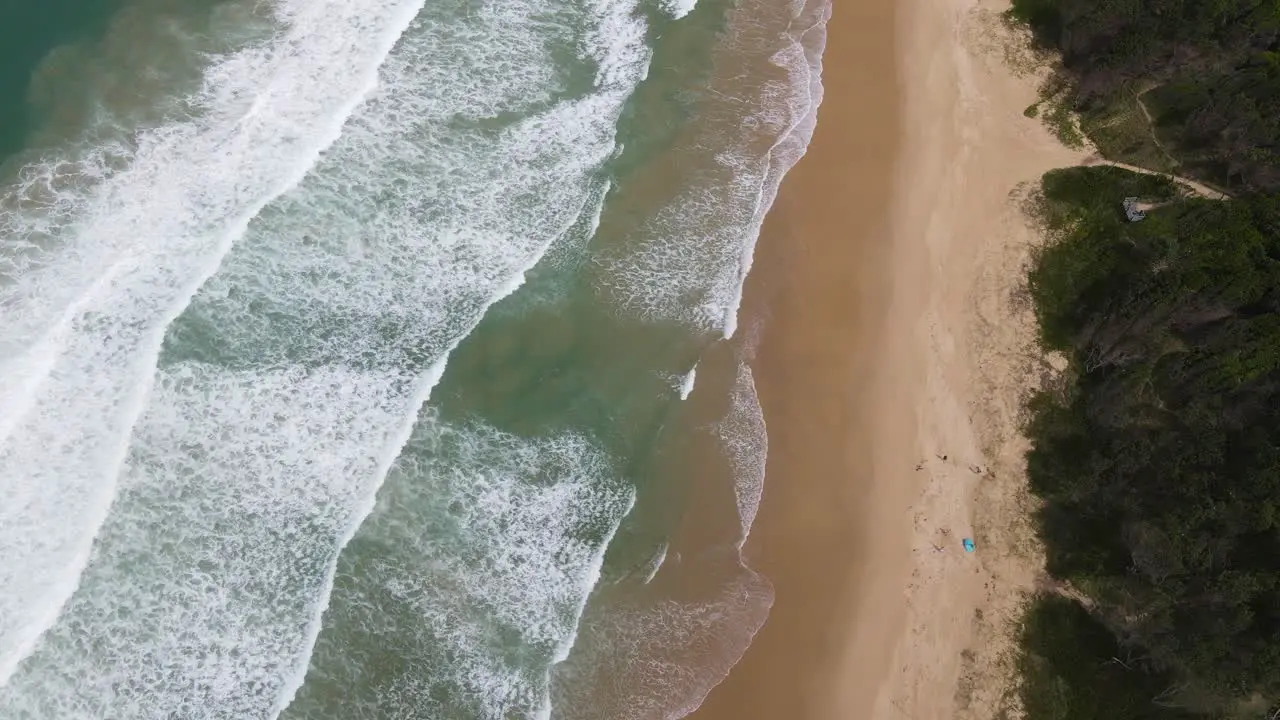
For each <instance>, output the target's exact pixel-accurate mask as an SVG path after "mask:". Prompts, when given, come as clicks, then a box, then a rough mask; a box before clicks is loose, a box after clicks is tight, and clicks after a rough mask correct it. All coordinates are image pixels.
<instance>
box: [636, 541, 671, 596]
mask: <svg viewBox="0 0 1280 720" xmlns="http://www.w3.org/2000/svg"><path fill="white" fill-rule="evenodd" d="M669 548H670V543H667V542H663V543H662V544H661V545H659V546H658V550H657V552H655V553H654V554H653V557H651V558H649V562H648V567H647V568H646V569H645V573H644V580H643V581H642V582H643V583H644V584H645V585H648V584H649V583H651V582H653V579H654V578H655V577H657V575H658V571H659V570H661V569H662V564H663V563H665V562H666V561H667V550H668V549H669Z"/></svg>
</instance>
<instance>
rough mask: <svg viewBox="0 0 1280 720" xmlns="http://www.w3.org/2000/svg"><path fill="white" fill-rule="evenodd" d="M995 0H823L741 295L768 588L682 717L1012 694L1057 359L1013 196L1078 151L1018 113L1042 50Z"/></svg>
mask: <svg viewBox="0 0 1280 720" xmlns="http://www.w3.org/2000/svg"><path fill="white" fill-rule="evenodd" d="M1007 7H1008V2H1007V0H946V1H945V2H943V3H941V4H939V3H936V2H928V1H927V0H908V2H904V3H899V4H896V5H895V4H894V3H892V2H888V1H887V0H875V2H873V3H859V4H855V3H853V2H851V0H835V3H834V7H833V12H832V19H831V22H830V23H829V25H828V36H827V52H826V54H825V55H824V57H823V66H824V71H823V85H824V87H825V98H824V101H823V105H822V107H821V108H820V110H819V114H818V125H817V130H816V132H815V135H814V138H813V142H812V143H811V145H810V147H809V151H808V153H807V154H806V156H805V157H804V158H803V159H802V160H801V161H800V163H799V164H798V165H797V166H796V167H795V168H794V169H793V170H792V171H791V173H790V174H788V176H787V177H786V178H785V179H784V181H783V183H782V187H781V189H780V192H779V195H778V199H777V202H776V203H775V204H774V206H773V209H772V210H771V212H770V214H769V216H768V218H767V219H766V222H765V226H764V230H763V232H762V234H761V239H760V243H759V245H758V249H757V263H756V268H757V270H756V271H754V272H753V273H752V275H751V277H750V278H749V279H748V283H747V289H746V297H745V302H744V305H743V307H744V311H745V312H746V317H747V318H749V319H750V320H749V321H748V322H757V323H759V324H760V325H761V327H762V328H763V330H762V332H761V333H760V345H759V348H758V352H757V355H756V359H755V361H754V362H753V367H754V369H755V372H756V377H757V384H758V387H759V394H760V401H761V405H762V406H763V408H764V414H765V421H766V423H767V425H768V428H769V434H770V452H769V457H768V464H767V472H766V480H765V488H764V498H763V502H762V504H761V506H760V510H759V514H758V516H757V521H756V524H755V527H754V528H753V530H752V534H751V537H750V539H749V541H748V543H747V557H748V560H749V562H750V563H751V565H752V567H753V568H755V569H757V570H759V571H760V572H761V573H762V574H764V575H765V576H766V577H768V578H769V579H770V580H771V581H772V582H773V584H774V586H775V594H776V599H775V604H774V607H773V611H772V612H771V614H770V617H769V619H768V621H767V622H766V623H765V625H764V627H763V628H762V629H761V630H760V632H759V633H758V635H757V636H756V639H755V642H754V643H753V644H752V645H751V647H750V648H749V649H748V650H747V653H746V655H745V656H744V657H743V659H742V660H741V662H740V663H739V664H738V665H737V666H736V667H735V668H734V669H733V671H732V672H731V673H730V675H729V677H728V678H727V679H726V680H725V681H724V682H723V683H722V684H721V685H720V686H717V687H716V688H715V689H714V690H713V691H712V692H711V694H710V695H709V696H708V698H707V700H706V702H705V703H704V704H703V706H702V707H701V708H700V709H699V710H698V711H697V712H695V713H694V714H693V715H692V716H691V717H693V718H696V719H698V720H730V719H734V720H737V719H739V718H743V717H749V718H754V717H759V718H774V717H795V718H815V719H820V720H822V719H826V718H851V719H853V720H863V719H864V718H872V719H877V720H878V719H879V718H886V719H888V718H901V717H911V718H914V719H915V720H951V719H952V718H956V719H966V718H973V719H974V720H978V719H983V720H986V719H987V718H994V717H996V716H998V714H999V713H1000V712H1002V711H1004V710H1007V709H1011V708H1013V709H1015V710H1016V707H1014V706H1016V699H1015V698H1013V697H1012V695H1013V693H1012V689H1013V687H1014V685H1013V681H1014V680H1015V679H1016V678H1015V677H1014V675H1013V673H1012V666H1011V664H1010V663H1011V661H1012V660H1013V659H1014V653H1015V652H1016V638H1015V637H1013V634H1012V633H1013V630H1012V628H1013V627H1014V626H1015V624H1016V622H1017V620H1018V618H1019V617H1020V612H1021V608H1022V606H1023V601H1024V599H1025V598H1026V597H1027V594H1028V593H1029V592H1030V591H1031V590H1032V589H1033V587H1034V584H1035V582H1036V579H1037V578H1038V576H1039V574H1040V572H1041V567H1042V559H1041V556H1040V551H1039V548H1038V545H1037V541H1036V538H1035V532H1034V529H1033V527H1032V525H1031V512H1032V510H1033V505H1032V502H1031V499H1030V497H1029V494H1028V492H1027V490H1026V487H1025V486H1026V482H1025V473H1024V469H1025V468H1024V455H1025V452H1026V449H1027V445H1026V442H1025V440H1024V439H1023V438H1022V437H1021V434H1020V423H1021V417H1022V413H1023V409H1022V405H1023V401H1024V398H1025V395H1026V393H1027V392H1029V391H1030V390H1031V389H1033V388H1034V386H1035V384H1036V383H1037V382H1038V381H1039V380H1040V379H1041V378H1043V377H1046V376H1048V374H1051V373H1052V372H1054V367H1053V364H1052V362H1051V361H1050V360H1049V359H1046V358H1045V357H1043V356H1042V354H1041V353H1040V351H1039V350H1038V348H1037V347H1036V345H1035V325H1034V316H1033V314H1032V311H1031V308H1030V306H1029V304H1028V303H1026V302H1024V301H1022V299H1021V296H1020V294H1019V290H1020V288H1021V287H1022V286H1023V283H1024V279H1025V269H1026V264H1027V263H1028V262H1029V259H1030V253H1031V250H1032V248H1033V247H1034V245H1035V243H1036V242H1037V241H1038V234H1037V232H1036V231H1035V230H1034V229H1033V228H1032V227H1031V226H1030V222H1029V220H1028V219H1027V218H1026V217H1025V216H1024V214H1023V211H1022V202H1021V201H1022V200H1023V199H1025V193H1026V191H1027V189H1028V188H1031V187H1033V186H1034V185H1033V184H1034V183H1035V182H1037V181H1038V179H1039V177H1040V175H1041V174H1043V173H1044V172H1046V171H1047V170H1049V169H1052V168H1055V167H1064V166H1071V165H1078V164H1081V163H1082V162H1083V161H1084V159H1085V152H1084V151H1077V150H1071V149H1068V148H1065V147H1064V146H1062V145H1061V143H1060V142H1059V141H1058V140H1057V139H1056V138H1055V137H1054V136H1053V135H1052V133H1051V132H1050V131H1049V129H1048V128H1046V127H1045V126H1044V125H1043V124H1042V123H1041V122H1040V121H1039V120H1036V119H1032V118H1028V117H1026V116H1024V114H1023V110H1024V109H1025V108H1026V107H1027V106H1028V105H1030V104H1032V103H1033V102H1035V101H1036V99H1037V89H1038V84H1039V80H1040V78H1041V77H1042V72H1043V68H1042V64H1041V60H1040V59H1039V58H1038V57H1037V56H1036V55H1035V53H1034V52H1033V51H1032V50H1031V49H1030V46H1029V45H1028V44H1027V42H1026V38H1025V37H1024V36H1022V35H1020V34H1019V31H1015V30H1012V29H1010V28H1009V27H1008V26H1007V25H1006V24H1005V23H1004V22H1003V21H1002V18H1001V15H1000V14H1001V13H1002V12H1003V11H1004V10H1005V9H1007ZM944 458H945V459H944ZM917 467H918V468H919V469H917ZM963 538H973V539H974V540H975V542H976V546H977V548H976V552H974V553H966V552H965V551H964V550H963V548H962V547H961V540H962V539H963Z"/></svg>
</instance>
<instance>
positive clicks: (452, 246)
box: [0, 0, 829, 720]
mask: <svg viewBox="0 0 1280 720" xmlns="http://www.w3.org/2000/svg"><path fill="white" fill-rule="evenodd" d="M828 13H829V7H828V5H826V4H825V2H823V1H822V0H810V1H809V2H807V3H805V2H803V0H763V1H762V0H738V2H728V0H697V2H696V3H695V2H693V0H657V1H654V2H642V1H636V0H506V2H501V3H494V2H489V1H488V0H440V2H434V3H424V2H421V0H270V1H268V2H262V1H259V0H254V1H253V2H249V1H248V0H112V1H111V2H103V1H102V0H95V1H94V2H80V1H77V0H58V1H57V2H49V3H45V4H37V3H27V4H25V5H23V6H22V7H17V5H14V4H12V3H11V4H10V5H6V6H5V7H4V8H3V9H0V68H2V69H3V70H2V72H0V108H3V111H2V112H0V163H2V164H0V717H3V718H6V720H28V719H32V720H48V719H53V718H56V719H57V720H75V719H77V718H122V719H133V718H139V719H141V718H147V719H150V718H156V719H159V718H165V719H179V720H186V719H191V720H200V719H205V718H228V719H230V718H235V719H237V720H242V719H248V718H291V719H292V718H297V719H302V718H308V719H312V718H314V719H317V720H318V719H330V718H332V719H341V720H357V719H364V718H368V719H374V718H379V719H380V718H427V719H437V718H438V719H440V720H454V719H458V720H472V719H490V718H492V719H494V720H510V719H517V718H564V719H566V720H568V719H571V718H572V719H578V718H582V719H609V720H613V719H622V718H636V719H641V718H644V719H648V718H678V717H683V716H684V715H686V714H688V713H689V712H691V711H693V710H694V709H695V708H696V707H697V706H698V704H699V703H700V702H701V700H702V699H703V698H704V697H705V696H706V694H707V693H708V692H709V691H710V689H711V688H712V687H713V686H714V685H715V684H716V683H718V682H719V681H720V680H721V679H722V678H723V677H724V676H725V674H726V673H727V672H728V671H729V669H730V668H731V667H732V665H733V664H734V663H735V662H736V661H737V659H738V658H739V657H740V656H741V654H742V653H743V652H744V651H745V649H746V647H747V645H748V644H749V643H750V641H751V638H752V636H753V635H754V634H755V632H756V631H757V630H758V628H759V627H760V626H761V624H762V623H763V622H765V620H766V618H767V615H768V610H769V606H770V604H771V602H772V588H771V587H770V585H769V581H768V579H767V578H765V577H763V576H761V575H759V574H758V573H756V572H755V571H753V570H752V569H751V568H750V567H749V565H748V563H747V562H746V561H745V560H744V558H743V553H742V547H743V543H744V542H745V540H746V537H747V535H748V533H749V531H750V528H751V524H752V521H753V519H754V516H755V513H756V509H757V507H758V505H759V503H760V500H761V496H762V493H763V492H764V488H765V485H766V478H765V476H764V462H765V457H766V455H767V451H768V433H767V419H766V418H765V417H764V416H763V414H762V412H761V409H760V405H759V403H758V401H757V399H756V394H755V385H754V378H753V376H752V371H751V366H750V360H751V352H752V348H753V343H754V340H753V337H754V334H753V327H754V326H753V320H752V319H751V318H745V317H740V316H739V315H740V314H739V305H740V302H741V296H742V288H743V285H744V282H745V279H746V276H747V273H748V272H749V271H750V269H751V260H752V256H753V250H754V248H755V244H756V241H757V238H758V235H759V230H760V226H761V223H762V221H763V217H764V215H765V213H766V212H767V210H768V208H769V206H770V204H771V203H772V201H773V197H774V194H775V192H776V190H777V187H778V184H779V183H780V182H781V180H782V177H783V175H784V174H785V173H786V171H787V170H788V169H789V168H790V167H791V166H792V165H793V164H794V163H795V162H796V161H797V160H798V159H799V157H800V156H801V155H802V154H803V152H804V149H805V147H806V146H807V144H808V140H809V137H810V135H811V134H812V131H813V123H814V118H815V113H816V110H817V106H818V103H819V102H820V100H821V94H822V87H821V83H820V74H821V53H822V49H823V44H824V37H825V36H824V33H825V29H824V28H825V22H826V18H827V15H828ZM770 481H774V479H772V478H771V479H770Z"/></svg>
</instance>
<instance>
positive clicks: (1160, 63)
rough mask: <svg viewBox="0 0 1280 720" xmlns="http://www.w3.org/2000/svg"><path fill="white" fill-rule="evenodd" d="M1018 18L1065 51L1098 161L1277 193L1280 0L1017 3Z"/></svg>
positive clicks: (1074, 98) (1073, 100)
mask: <svg viewBox="0 0 1280 720" xmlns="http://www.w3.org/2000/svg"><path fill="white" fill-rule="evenodd" d="M1013 14H1014V16H1015V17H1017V18H1019V19H1022V20H1024V21H1026V22H1027V23H1029V24H1030V25H1031V27H1032V28H1033V29H1034V31H1035V33H1036V36H1037V37H1038V38H1039V40H1040V42H1041V43H1043V44H1045V45H1046V46H1048V47H1051V48H1054V49H1056V50H1058V51H1060V52H1061V53H1062V59H1063V64H1064V67H1065V70H1066V74H1067V76H1068V77H1069V79H1070V82H1071V84H1072V86H1073V89H1072V92H1071V94H1070V98H1069V103H1070V105H1071V106H1072V108H1073V109H1075V110H1078V111H1079V112H1080V113H1081V117H1082V121H1083V127H1084V130H1085V132H1086V133H1087V134H1088V135H1089V136H1090V137H1091V138H1092V139H1093V140H1094V141H1095V143H1096V144H1097V145H1098V147H1099V149H1100V150H1102V152H1103V153H1104V154H1106V155H1108V156H1110V157H1112V158H1113V159H1118V160H1127V161H1138V164H1144V165H1152V164H1153V163H1152V162H1142V160H1143V159H1144V158H1146V159H1148V160H1149V159H1150V158H1153V157H1157V156H1158V155H1164V156H1167V157H1168V158H1169V161H1170V163H1171V165H1172V166H1176V167H1178V168H1179V172H1180V173H1181V174H1186V175H1192V176H1195V177H1199V178H1201V179H1203V180H1205V181H1207V182H1212V183H1215V184H1218V185H1220V186H1222V187H1226V188H1233V189H1237V190H1245V191H1249V190H1268V189H1270V190H1277V189H1280V0H1014V3H1013ZM1148 115H1149V116H1150V120H1151V122H1150V123H1148V122H1147V121H1146V117H1147V116H1148ZM1152 144H1154V145H1155V146H1156V147H1155V148H1154V149H1153V148H1152V147H1144V145H1152Z"/></svg>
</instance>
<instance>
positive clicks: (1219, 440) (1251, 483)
mask: <svg viewBox="0 0 1280 720" xmlns="http://www.w3.org/2000/svg"><path fill="white" fill-rule="evenodd" d="M1043 188H1044V208H1043V214H1044V219H1045V221H1046V224H1047V227H1048V234H1049V239H1048V242H1047V244H1046V245H1045V247H1044V248H1043V249H1042V251H1041V252H1040V254H1039V255H1038V257H1037V259H1036V262H1035V265H1034V267H1033V269H1032V271H1031V273H1030V278H1029V280H1030V282H1029V286H1030V290H1031V294H1032V297H1033V298H1034V301H1035V304H1036V309H1037V314H1038V318H1039V321H1040V328H1041V333H1042V340H1043V342H1044V344H1045V345H1046V346H1047V347H1049V348H1052V349H1057V350H1062V351H1064V352H1066V353H1067V354H1068V355H1069V356H1070V357H1071V358H1072V360H1073V362H1072V370H1071V372H1070V373H1069V375H1068V376H1067V377H1065V378H1064V379H1063V382H1062V383H1061V385H1060V386H1059V387H1055V388H1051V389H1049V390H1047V391H1045V392H1042V393H1040V394H1039V395H1038V396H1037V397H1036V398H1035V399H1034V401H1033V402H1032V410H1033V413H1032V416H1033V420H1032V422H1031V424H1030V426H1029V428H1028V431H1029V436H1030V438H1031V439H1032V441H1033V445H1034V447H1033V450H1032V451H1031V453H1030V454H1029V457H1028V472H1029V477H1030V482H1031V487H1032V490H1033V492H1035V493H1036V494H1037V495H1038V496H1039V497H1040V498H1041V499H1042V500H1043V501H1044V506H1043V509H1042V511H1041V517H1040V522H1041V532H1042V536H1043V538H1044V541H1045V544H1046V547H1047V553H1048V569H1049V572H1050V573H1051V574H1052V575H1053V576H1055V577H1056V578H1058V579H1059V580H1062V581H1067V583H1068V584H1069V586H1070V587H1073V588H1075V589H1076V590H1077V591H1079V592H1081V593H1083V594H1084V595H1085V596H1086V597H1087V598H1088V600H1089V610H1088V611H1087V612H1086V611H1085V610H1083V609H1081V608H1079V607H1076V609H1069V608H1066V606H1064V605H1063V603H1066V604H1067V605H1074V603H1072V602H1071V601H1067V600H1060V599H1059V598H1056V597H1054V596H1049V598H1052V599H1046V598H1042V599H1041V600H1040V601H1039V602H1038V604H1036V605H1035V606H1033V609H1032V610H1031V611H1030V613H1029V615H1028V620H1027V628H1028V629H1027V634H1026V636H1025V637H1024V640H1025V641H1026V642H1025V644H1024V648H1025V657H1024V661H1023V669H1024V686H1023V690H1024V693H1023V695H1024V701H1026V704H1027V707H1028V710H1029V712H1030V718H1031V720H1041V719H1042V718H1062V719H1063V720H1067V719H1075V718H1094V717H1097V718H1102V717H1107V718H1177V717H1183V716H1184V715H1182V713H1183V712H1192V711H1196V712H1201V713H1204V714H1205V715H1204V716H1205V717H1227V716H1233V717H1234V716H1236V711H1237V710H1239V709H1240V708H1245V707H1253V705H1258V707H1260V708H1261V710H1259V714H1258V715H1257V717H1262V715H1261V712H1262V711H1265V710H1266V709H1267V707H1266V706H1267V705H1268V704H1270V703H1273V702H1274V701H1276V700H1280V194H1270V195H1265V194H1263V195H1253V196H1248V197H1242V198H1238V199H1235V200H1229V201H1211V200H1203V199H1195V198H1187V197H1179V196H1178V193H1177V191H1176V189H1175V186H1174V185H1172V184H1171V183H1170V182H1169V181H1167V180H1166V179H1164V178H1161V177H1153V176H1146V175H1137V174H1134V173H1129V172H1127V171H1124V170H1119V169H1115V168H1074V169H1069V170H1058V171H1054V172H1051V173H1049V174H1047V175H1046V176H1045V177H1044V181H1043ZM1127 196H1138V197H1141V198H1142V199H1143V200H1144V201H1148V202H1150V203H1152V204H1154V205H1155V207H1154V208H1153V209H1151V210H1150V212H1149V215H1148V217H1147V219H1146V220H1144V221H1142V222H1137V223H1129V222H1126V220H1125V218H1124V215H1123V211H1122V208H1121V200H1122V199H1123V198H1124V197H1127ZM1037 628H1038V629H1037ZM1055 628H1056V629H1055ZM1064 628H1074V629H1070V630H1069V629H1064ZM1103 629H1105V635H1106V636H1107V637H1104V636H1103V633H1104V631H1103ZM1037 633H1039V634H1037ZM1046 633H1047V634H1046ZM1037 638H1039V639H1037ZM1046 638H1054V639H1053V640H1052V642H1050V641H1049V640H1047V639H1046ZM1051 646H1052V647H1051ZM1055 653H1056V655H1055ZM1037 668H1038V670H1037ZM1087 697H1094V698H1096V702H1094V703H1093V704H1089V703H1088V702H1085V700H1083V698H1087ZM1054 698H1058V700H1054ZM1070 698H1075V699H1070ZM1059 700H1061V701H1062V702H1063V703H1067V704H1065V705H1063V704H1062V703H1060V702H1059ZM1268 701H1270V702H1268ZM1055 703H1056V704H1057V706H1059V707H1070V708H1073V709H1071V710H1069V711H1067V710H1063V711H1061V712H1058V711H1053V712H1051V711H1050V708H1052V707H1054V706H1055ZM1251 703H1252V704H1251ZM1122 709H1123V710H1122ZM1064 713H1065V714H1064Z"/></svg>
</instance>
